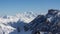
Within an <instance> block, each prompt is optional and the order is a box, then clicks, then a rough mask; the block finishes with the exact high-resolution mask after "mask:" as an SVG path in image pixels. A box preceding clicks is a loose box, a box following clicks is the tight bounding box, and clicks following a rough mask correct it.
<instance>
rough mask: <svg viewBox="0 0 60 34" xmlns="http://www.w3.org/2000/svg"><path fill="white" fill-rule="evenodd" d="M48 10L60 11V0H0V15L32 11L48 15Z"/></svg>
mask: <svg viewBox="0 0 60 34" xmlns="http://www.w3.org/2000/svg"><path fill="white" fill-rule="evenodd" d="M48 9H60V0H0V15H15V14H16V13H22V12H28V11H32V12H34V13H38V14H40V13H46V12H47V11H48Z"/></svg>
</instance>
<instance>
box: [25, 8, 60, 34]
mask: <svg viewBox="0 0 60 34" xmlns="http://www.w3.org/2000/svg"><path fill="white" fill-rule="evenodd" d="M24 30H25V31H28V30H31V31H32V34H37V33H38V34H40V32H45V33H47V34H60V10H55V9H50V10H48V13H47V14H46V15H38V16H37V17H36V18H35V19H34V20H32V21H31V22H30V23H29V24H27V25H25V26H24Z"/></svg>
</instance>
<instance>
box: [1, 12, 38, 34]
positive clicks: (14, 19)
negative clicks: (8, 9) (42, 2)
mask: <svg viewBox="0 0 60 34" xmlns="http://www.w3.org/2000/svg"><path fill="white" fill-rule="evenodd" d="M36 16H37V15H35V14H34V13H33V12H25V13H18V14H16V15H15V16H6V15H5V16H2V17H0V34H19V29H21V33H20V34H24V33H22V31H23V32H24V30H23V26H24V25H25V24H26V23H29V22H30V21H32V20H33V19H34V18H35V17H36ZM27 33H28V32H27Z"/></svg>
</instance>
